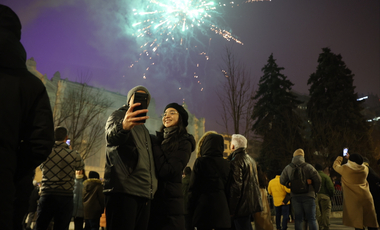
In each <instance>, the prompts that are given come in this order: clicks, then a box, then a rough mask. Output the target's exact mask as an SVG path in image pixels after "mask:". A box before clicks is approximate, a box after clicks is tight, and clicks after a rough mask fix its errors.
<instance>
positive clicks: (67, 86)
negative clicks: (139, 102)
mask: <svg viewBox="0 0 380 230" xmlns="http://www.w3.org/2000/svg"><path fill="white" fill-rule="evenodd" d="M26 65H27V67H28V70H29V71H30V72H31V73H33V74H34V75H35V76H36V77H38V78H39V79H40V80H41V81H42V82H43V83H44V84H45V87H46V90H47V93H48V95H49V99H50V105H51V108H52V110H53V116H57V114H59V113H60V111H61V110H62V106H64V105H65V103H70V102H65V98H66V97H65V95H66V96H67V93H68V92H69V91H75V90H81V88H82V87H83V86H85V87H88V88H91V89H95V90H96V91H97V92H100V95H101V96H102V97H104V98H105V99H106V100H107V101H109V102H110V106H109V107H108V108H107V109H106V111H105V112H104V113H103V114H102V115H101V116H100V119H101V120H102V123H103V135H102V138H99V140H98V141H99V142H100V144H99V146H100V147H99V148H97V149H95V150H93V152H92V153H91V154H90V155H88V157H87V158H86V159H85V170H86V173H88V172H89V171H96V172H98V173H99V174H100V176H101V177H103V175H104V165H105V152H106V142H105V135H104V127H105V124H106V121H107V119H108V117H109V115H110V114H111V113H112V112H114V111H115V110H117V109H119V108H120V107H122V106H123V105H125V104H127V95H122V94H120V93H116V92H111V91H107V90H104V89H99V88H95V87H92V86H88V85H83V84H81V83H77V82H72V81H69V80H68V79H67V78H66V79H62V78H61V75H60V73H59V72H56V73H55V74H54V76H53V77H52V79H51V80H49V79H48V78H47V76H46V75H43V74H41V73H40V72H38V70H37V69H36V62H35V61H34V59H33V58H31V59H29V60H27V63H26ZM132 87H134V86H131V87H130V88H132ZM183 106H184V108H185V109H186V110H187V105H186V104H184V105H183ZM187 111H188V110H187ZM188 113H189V125H188V127H187V130H188V132H189V133H191V134H192V135H194V138H195V141H196V142H197V141H198V140H199V138H200V137H202V135H203V134H204V133H205V119H204V118H197V117H196V116H195V115H193V114H192V113H190V112H189V111H188ZM148 116H149V119H148V120H147V121H146V123H145V126H146V127H147V129H148V130H149V132H150V133H151V134H155V132H156V131H158V130H159V129H160V127H161V125H162V121H161V115H159V114H157V113H156V103H155V100H154V98H152V99H151V101H150V104H149V112H148ZM84 141H85V140H84ZM195 158H196V154H195V152H193V153H192V155H191V158H190V161H189V164H188V165H189V166H190V167H192V165H193V164H194V161H195ZM36 180H37V181H40V180H41V172H40V171H39V168H37V170H36Z"/></svg>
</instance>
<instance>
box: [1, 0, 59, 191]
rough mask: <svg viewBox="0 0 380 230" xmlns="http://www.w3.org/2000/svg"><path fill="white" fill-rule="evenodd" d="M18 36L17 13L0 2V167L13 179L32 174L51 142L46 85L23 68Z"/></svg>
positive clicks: (52, 135)
mask: <svg viewBox="0 0 380 230" xmlns="http://www.w3.org/2000/svg"><path fill="white" fill-rule="evenodd" d="M20 36H21V24H20V20H19V19H18V17H17V15H16V14H15V13H14V12H13V11H12V10H11V9H10V8H8V7H6V6H4V5H0V105H1V109H0V111H1V112H0V130H1V132H0V155H1V161H0V162H1V163H0V167H1V168H2V170H3V171H2V172H11V173H15V175H16V178H15V181H19V180H20V178H22V177H25V176H28V179H29V178H32V176H33V174H34V169H35V168H36V167H37V166H38V165H40V164H41V163H42V162H44V161H45V160H46V158H47V157H48V156H49V154H50V152H51V149H52V147H53V144H54V124H53V115H52V111H51V107H50V101H49V98H48V95H47V92H46V88H45V86H44V84H43V83H42V82H41V80H40V79H38V78H37V77H36V76H34V75H33V74H31V73H30V72H29V71H28V69H27V68H26V52H25V50H24V47H23V46H22V44H21V43H20ZM2 177H11V175H8V174H7V175H5V174H2ZM29 180H31V179H29ZM30 183H31V181H30ZM28 196H29V195H28Z"/></svg>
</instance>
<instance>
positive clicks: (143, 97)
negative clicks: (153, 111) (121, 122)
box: [133, 92, 148, 123]
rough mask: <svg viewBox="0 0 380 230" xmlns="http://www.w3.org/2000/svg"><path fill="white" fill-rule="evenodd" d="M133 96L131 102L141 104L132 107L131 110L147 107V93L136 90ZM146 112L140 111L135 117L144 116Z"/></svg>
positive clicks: (143, 121)
mask: <svg viewBox="0 0 380 230" xmlns="http://www.w3.org/2000/svg"><path fill="white" fill-rule="evenodd" d="M134 95H135V97H134V99H133V103H141V105H139V106H137V107H135V108H134V110H133V111H137V110H141V109H147V108H148V94H146V93H139V92H136V93H135V94H134ZM144 116H146V113H140V114H139V115H137V116H136V117H144ZM145 121H146V120H142V121H138V122H139V123H145Z"/></svg>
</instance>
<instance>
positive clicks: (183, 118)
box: [164, 102, 189, 127]
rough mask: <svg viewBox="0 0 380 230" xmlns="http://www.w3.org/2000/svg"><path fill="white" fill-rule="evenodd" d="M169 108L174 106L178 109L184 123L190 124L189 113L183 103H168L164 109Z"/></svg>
mask: <svg viewBox="0 0 380 230" xmlns="http://www.w3.org/2000/svg"><path fill="white" fill-rule="evenodd" d="M168 108H173V109H175V110H177V111H178V113H179V114H180V115H181V118H182V124H183V125H184V126H185V127H187V125H188V124H189V123H188V121H187V120H188V119H189V114H188V113H187V112H186V110H185V108H183V106H182V105H179V104H177V103H175V102H173V103H170V104H169V105H167V106H166V107H165V109H164V112H165V111H166V110H167V109H168Z"/></svg>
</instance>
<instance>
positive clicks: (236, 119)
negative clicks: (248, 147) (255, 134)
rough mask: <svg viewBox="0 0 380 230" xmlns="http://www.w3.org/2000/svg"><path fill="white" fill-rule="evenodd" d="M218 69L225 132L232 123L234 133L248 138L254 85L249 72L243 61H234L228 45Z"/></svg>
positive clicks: (218, 93)
mask: <svg viewBox="0 0 380 230" xmlns="http://www.w3.org/2000/svg"><path fill="white" fill-rule="evenodd" d="M220 69H221V72H222V74H223V76H224V79H223V81H222V87H221V90H219V91H217V95H218V97H219V101H220V107H221V108H220V112H221V119H222V123H223V126H224V127H225V129H226V132H227V133H228V131H229V127H230V126H231V125H232V130H233V132H234V133H240V134H243V135H244V136H246V137H247V138H249V136H250V135H251V128H250V127H251V126H252V125H251V114H252V110H253V105H254V103H253V99H252V97H253V95H254V87H253V84H252V82H251V74H250V72H249V71H248V70H247V67H246V66H245V64H244V63H242V62H240V61H236V59H235V56H234V55H233V54H232V51H231V49H230V48H228V47H226V55H225V57H224V58H223V64H222V66H220Z"/></svg>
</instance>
